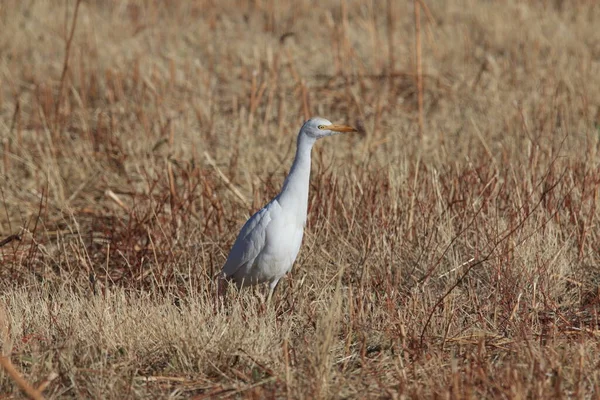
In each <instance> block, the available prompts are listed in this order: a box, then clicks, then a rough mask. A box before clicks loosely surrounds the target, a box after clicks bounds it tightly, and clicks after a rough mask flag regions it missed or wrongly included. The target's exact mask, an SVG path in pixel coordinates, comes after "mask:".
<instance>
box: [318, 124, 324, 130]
mask: <svg viewBox="0 0 600 400" xmlns="http://www.w3.org/2000/svg"><path fill="white" fill-rule="evenodd" d="M317 128H319V129H321V130H323V129H325V125H319V126H317Z"/></svg>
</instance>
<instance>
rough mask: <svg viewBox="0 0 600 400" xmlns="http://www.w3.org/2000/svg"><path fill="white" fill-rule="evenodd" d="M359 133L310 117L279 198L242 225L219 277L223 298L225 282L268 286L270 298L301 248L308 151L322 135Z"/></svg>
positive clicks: (299, 134)
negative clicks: (266, 283)
mask: <svg viewBox="0 0 600 400" xmlns="http://www.w3.org/2000/svg"><path fill="white" fill-rule="evenodd" d="M356 131H357V130H356V129H354V128H353V127H351V126H347V125H335V124H332V123H331V122H330V121H328V120H326V119H324V118H312V119H309V120H308V121H306V122H305V123H304V125H302V128H300V132H299V133H298V140H297V147H296V157H295V158H294V163H293V164H292V168H291V169H290V172H289V174H288V176H287V178H286V179H285V181H284V182H283V187H282V189H281V191H280V192H279V194H278V195H277V196H275V198H274V199H273V200H271V201H270V202H269V203H268V204H267V205H266V206H264V207H263V208H262V209H260V210H259V211H258V212H256V214H254V215H253V216H252V217H250V219H249V220H248V221H247V222H246V223H245V224H244V226H243V227H242V229H241V231H240V233H239V234H238V237H237V239H236V241H235V243H234V244H233V247H232V248H231V251H230V252H229V256H228V257H227V261H226V262H225V265H224V266H223V269H222V271H221V274H220V279H219V289H218V292H219V294H224V293H225V290H226V284H227V280H233V281H234V282H235V283H236V285H237V287H238V288H242V287H244V286H250V285H255V284H258V283H264V282H269V298H270V297H271V296H272V294H273V291H274V290H275V287H276V286H277V283H278V282H279V280H280V279H281V277H283V276H284V275H285V274H287V273H288V272H289V271H290V270H291V269H292V265H293V264H294V261H296V256H297V255H298V251H299V250H300V245H301V244H302V236H303V234H304V226H305V225H306V213H307V211H308V185H309V180H310V153H311V150H312V147H313V145H314V144H315V142H316V141H317V140H318V139H320V138H323V137H326V136H331V135H335V134H338V133H344V132H356Z"/></svg>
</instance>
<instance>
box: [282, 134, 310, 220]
mask: <svg viewBox="0 0 600 400" xmlns="http://www.w3.org/2000/svg"><path fill="white" fill-rule="evenodd" d="M315 142H316V139H314V138H311V137H309V136H307V135H306V134H304V133H303V132H302V131H300V133H299V134H298V142H297V148H296V157H295V158H294V163H293V164H292V168H291V169H290V173H289V174H288V176H287V178H285V182H283V188H282V189H281V192H279V195H278V196H277V200H278V201H279V204H280V205H281V207H282V208H284V209H288V210H294V211H295V212H297V214H298V215H297V216H298V218H299V219H300V220H301V222H302V223H304V222H305V221H306V213H307V211H308V185H309V183H310V153H311V150H312V147H313V144H315ZM296 210H297V211H296Z"/></svg>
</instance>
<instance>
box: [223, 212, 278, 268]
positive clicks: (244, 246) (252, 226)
mask: <svg viewBox="0 0 600 400" xmlns="http://www.w3.org/2000/svg"><path fill="white" fill-rule="evenodd" d="M280 210H281V206H280V205H279V203H277V201H272V202H270V203H269V204H267V205H266V206H265V207H263V208H262V209H260V210H259V211H257V212H256V213H255V214H254V215H253V216H252V217H250V219H248V221H246V223H245V224H244V226H243V227H242V229H241V230H240V233H239V234H238V237H237V239H236V240H235V243H234V244H233V247H232V248H231V251H230V252H229V256H228V257H227V261H225V265H223V269H222V272H223V273H224V274H225V276H226V277H230V276H232V275H233V274H235V272H236V271H237V270H238V269H239V268H240V267H242V266H243V265H246V264H248V263H253V262H254V260H255V259H256V257H257V256H258V255H259V254H260V252H261V250H262V249H263V248H264V247H265V243H266V238H267V227H268V226H269V223H270V222H271V221H272V220H273V218H274V217H275V215H274V214H275V213H278V212H279V211H280Z"/></svg>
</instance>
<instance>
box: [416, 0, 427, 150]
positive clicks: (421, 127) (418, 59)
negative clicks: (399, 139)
mask: <svg viewBox="0 0 600 400" xmlns="http://www.w3.org/2000/svg"><path fill="white" fill-rule="evenodd" d="M414 6H415V55H416V60H415V61H416V78H417V105H418V113H419V137H420V138H421V139H423V134H424V124H425V123H424V120H423V61H422V54H421V1H420V0H414Z"/></svg>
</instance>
